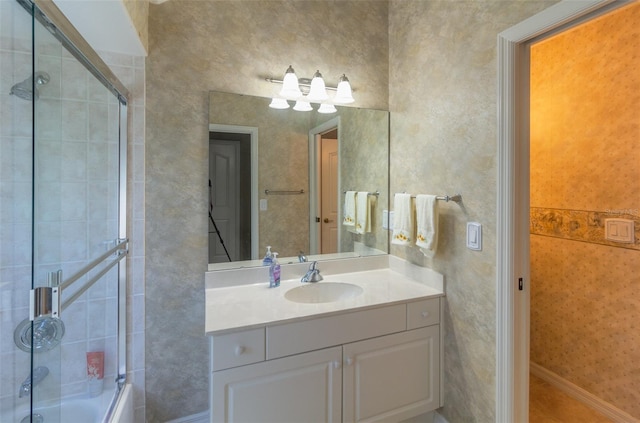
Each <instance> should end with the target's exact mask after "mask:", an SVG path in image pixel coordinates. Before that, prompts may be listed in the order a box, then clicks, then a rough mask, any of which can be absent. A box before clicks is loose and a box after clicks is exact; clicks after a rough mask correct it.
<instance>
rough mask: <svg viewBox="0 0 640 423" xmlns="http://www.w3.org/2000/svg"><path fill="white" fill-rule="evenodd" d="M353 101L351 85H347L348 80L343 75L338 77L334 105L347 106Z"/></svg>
mask: <svg viewBox="0 0 640 423" xmlns="http://www.w3.org/2000/svg"><path fill="white" fill-rule="evenodd" d="M354 101H355V100H354V99H353V94H352V92H351V84H349V79H347V76H346V75H345V74H344V73H343V74H342V76H341V77H340V82H339V83H338V89H337V92H336V96H335V97H334V98H333V102H334V103H338V104H348V103H353V102H354Z"/></svg>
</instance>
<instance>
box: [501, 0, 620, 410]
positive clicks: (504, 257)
mask: <svg viewBox="0 0 640 423" xmlns="http://www.w3.org/2000/svg"><path fill="white" fill-rule="evenodd" d="M625 4H628V3H626V2H623V1H616V0H583V1H579V2H578V1H571V0H564V1H562V2H560V3H557V4H555V5H553V6H551V7H549V8H547V9H545V10H543V11H542V12H540V13H538V14H536V15H534V16H532V17H530V18H528V19H526V20H524V21H522V22H520V23H519V24H517V25H515V26H513V27H511V28H509V29H507V30H506V31H504V32H501V33H500V34H498V45H497V47H498V93H497V97H498V102H497V106H498V110H497V112H498V114H497V116H498V127H497V129H498V131H497V132H498V134H497V135H498V152H497V157H498V175H497V204H496V207H497V208H496V210H497V226H496V253H497V254H496V413H495V414H496V422H511V421H519V422H527V421H528V419H529V415H528V413H529V383H528V381H529V323H530V322H529V319H530V315H529V313H530V291H529V260H530V259H529V183H530V179H529V46H530V44H531V43H532V42H534V41H535V40H538V39H541V38H542V37H546V36H549V35H552V34H555V33H558V32H561V31H564V30H566V29H568V28H570V27H573V26H575V25H577V24H579V23H583V22H585V21H587V20H590V19H593V18H594V17H596V16H599V15H601V14H603V13H606V12H608V11H610V10H613V9H615V8H617V7H620V6H624V5H625ZM519 280H521V281H522V284H523V288H522V290H520V289H519V288H518V285H519Z"/></svg>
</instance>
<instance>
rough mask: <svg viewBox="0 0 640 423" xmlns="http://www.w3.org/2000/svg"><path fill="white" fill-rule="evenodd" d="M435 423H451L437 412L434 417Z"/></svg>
mask: <svg viewBox="0 0 640 423" xmlns="http://www.w3.org/2000/svg"><path fill="white" fill-rule="evenodd" d="M433 423H449V422H448V421H447V419H445V418H444V416H443V415H442V414H440V413H438V412H437V411H436V412H435V414H434V416H433Z"/></svg>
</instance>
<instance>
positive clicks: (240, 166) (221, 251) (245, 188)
mask: <svg viewBox="0 0 640 423" xmlns="http://www.w3.org/2000/svg"><path fill="white" fill-rule="evenodd" d="M209 180H210V181H211V184H210V193H209V194H210V195H209V196H210V198H209V200H210V203H209V206H210V211H211V218H210V219H209V263H224V262H228V261H237V260H249V259H250V258H251V213H250V211H251V197H250V192H251V139H250V136H249V135H248V134H231V133H219V132H210V135H209ZM227 254H228V255H227Z"/></svg>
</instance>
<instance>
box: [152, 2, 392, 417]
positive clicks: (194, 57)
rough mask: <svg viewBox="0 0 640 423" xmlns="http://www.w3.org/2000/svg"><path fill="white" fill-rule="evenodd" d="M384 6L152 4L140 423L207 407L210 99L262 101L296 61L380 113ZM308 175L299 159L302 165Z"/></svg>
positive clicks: (299, 68) (384, 82)
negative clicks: (233, 96)
mask: <svg viewBox="0 0 640 423" xmlns="http://www.w3.org/2000/svg"><path fill="white" fill-rule="evenodd" d="M387 28H388V5H387V2H386V1H302V2H301V1H183V0H171V1H167V2H165V3H162V4H158V5H156V4H151V5H149V56H148V58H147V67H146V70H147V87H146V89H147V103H146V112H147V116H146V135H147V142H146V154H145V159H146V191H145V194H146V197H145V201H146V216H145V217H146V227H145V230H146V237H145V247H146V262H145V264H146V280H147V282H146V291H145V307H146V308H145V311H146V329H147V331H146V348H145V351H146V357H145V358H146V385H147V397H146V400H147V402H146V405H147V420H148V421H167V420H171V419H175V418H179V417H183V416H188V415H191V414H195V413H199V412H203V411H205V410H207V408H208V395H207V392H208V381H207V378H206V377H205V374H206V369H207V366H208V364H207V363H208V344H207V339H206V337H205V336H203V335H204V297H203V295H202V293H203V290H204V273H205V272H206V270H207V261H208V260H207V173H208V124H209V92H210V91H212V90H213V91H224V92H232V93H243V94H249V95H257V96H262V97H269V96H271V95H273V94H274V92H275V90H276V86H275V85H273V84H269V83H267V82H265V81H264V77H266V76H271V77H277V78H280V77H282V75H283V73H284V71H285V70H286V69H287V66H289V65H293V67H294V68H295V70H296V72H297V73H298V76H300V77H305V76H306V77H311V76H312V74H313V73H314V72H315V71H316V69H319V70H320V71H321V72H322V74H323V76H324V77H325V79H326V81H327V83H328V84H336V83H337V81H338V78H339V77H340V75H342V74H343V73H346V74H347V76H348V77H349V79H350V81H351V83H352V85H353V88H354V89H355V93H354V95H355V96H356V103H355V104H354V106H355V107H367V108H376V109H387V107H388V77H389V62H388V51H389V48H388V33H387ZM304 167H306V163H305V164H304Z"/></svg>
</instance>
